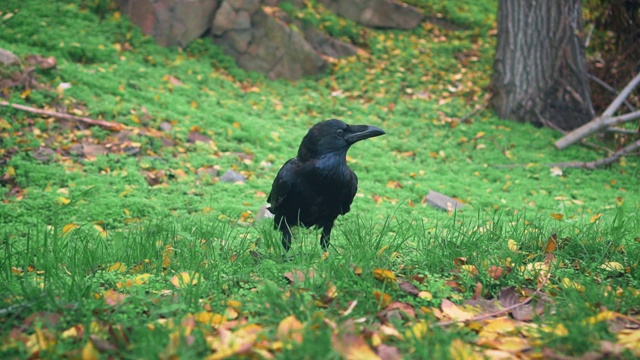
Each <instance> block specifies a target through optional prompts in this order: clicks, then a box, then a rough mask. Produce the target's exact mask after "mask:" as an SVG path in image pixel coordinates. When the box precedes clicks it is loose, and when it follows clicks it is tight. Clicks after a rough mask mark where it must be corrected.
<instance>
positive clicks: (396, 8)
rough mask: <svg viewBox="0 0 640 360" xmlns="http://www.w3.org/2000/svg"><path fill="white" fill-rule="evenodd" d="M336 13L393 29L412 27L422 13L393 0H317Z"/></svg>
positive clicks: (356, 20) (373, 25)
mask: <svg viewBox="0 0 640 360" xmlns="http://www.w3.org/2000/svg"><path fill="white" fill-rule="evenodd" d="M318 2H319V3H321V4H323V5H324V6H326V7H327V8H328V9H330V10H331V11H333V12H335V13H336V14H338V15H340V16H343V17H346V18H347V19H351V20H353V21H355V22H357V23H359V24H362V25H365V26H370V27H377V28H393V29H413V28H414V27H416V26H418V25H419V24H420V22H421V21H422V20H423V19H424V15H422V13H421V12H420V11H419V10H418V9H416V8H415V7H413V6H410V5H407V4H405V3H401V2H398V1H395V0H318Z"/></svg>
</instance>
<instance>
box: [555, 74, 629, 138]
mask: <svg viewBox="0 0 640 360" xmlns="http://www.w3.org/2000/svg"><path fill="white" fill-rule="evenodd" d="M638 83H640V73H638V74H637V75H636V76H635V77H634V78H633V79H632V80H631V81H630V82H629V83H628V84H627V86H625V88H624V89H623V90H622V91H621V92H620V94H619V95H618V96H617V97H616V98H615V99H614V100H613V102H611V104H610V105H609V107H608V108H607V109H606V110H605V111H604V112H603V113H602V115H600V116H598V117H596V118H595V119H593V120H592V121H590V122H588V123H586V124H584V125H582V126H581V127H579V128H577V129H575V130H573V131H571V132H570V133H568V134H567V135H565V136H563V137H562V138H561V139H560V140H558V141H556V143H555V145H556V148H558V149H559V150H562V149H564V148H566V147H567V146H569V145H571V144H574V143H576V142H578V141H580V140H581V139H584V138H585V137H587V136H589V135H591V134H593V133H596V132H598V131H600V130H602V129H604V128H606V127H608V126H610V125H614V124H618V123H621V122H625V121H630V120H634V119H637V118H640V111H634V112H631V113H628V114H624V115H621V116H616V117H613V118H612V117H611V116H612V115H613V114H614V113H615V112H616V110H618V108H619V107H620V105H622V103H623V102H624V100H625V99H626V98H627V96H629V94H630V93H631V91H632V90H633V89H634V88H635V87H636V85H638Z"/></svg>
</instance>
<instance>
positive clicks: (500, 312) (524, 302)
mask: <svg viewBox="0 0 640 360" xmlns="http://www.w3.org/2000/svg"><path fill="white" fill-rule="evenodd" d="M550 277H551V271H549V273H548V274H547V277H545V278H544V280H543V281H542V282H541V283H540V285H538V287H537V288H536V291H534V292H533V294H531V295H530V296H529V297H528V298H526V299H524V300H522V301H521V302H519V303H517V304H513V305H511V306H507V307H506V308H504V309H500V310H498V311H494V312H490V313H487V314H482V315H478V316H474V317H472V318H471V319H466V320H449V321H443V322H439V323H435V324H434V325H437V326H447V325H452V324H457V323H465V322H468V321H480V320H485V319H490V318H492V317H496V316H501V315H504V314H506V313H508V312H509V311H511V310H513V309H515V308H518V307H520V306H524V305H527V304H528V303H530V302H531V301H532V300H533V298H534V297H535V296H536V295H538V294H541V293H542V291H541V290H542V288H543V287H544V286H545V284H546V283H547V281H549V278H550Z"/></svg>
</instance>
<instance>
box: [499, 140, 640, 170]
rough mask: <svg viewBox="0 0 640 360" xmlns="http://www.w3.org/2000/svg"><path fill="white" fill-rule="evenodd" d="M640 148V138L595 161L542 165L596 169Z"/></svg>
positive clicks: (523, 165)
mask: <svg viewBox="0 0 640 360" xmlns="http://www.w3.org/2000/svg"><path fill="white" fill-rule="evenodd" d="M638 149H640V140H638V141H636V142H634V143H632V144H629V145H627V146H625V147H623V148H622V149H620V150H618V151H616V152H614V153H613V154H611V155H610V156H607V157H606V158H603V159H600V160H595V161H569V162H561V163H550V164H540V166H548V167H554V166H557V167H559V168H575V169H587V170H595V169H596V168H599V167H601V166H605V165H609V164H611V163H613V162H615V161H617V160H618V159H620V158H621V157H623V156H625V155H627V154H629V153H631V152H633V151H635V150H638ZM530 165H531V164H496V165H491V166H492V167H494V168H496V169H513V168H520V167H527V166H530Z"/></svg>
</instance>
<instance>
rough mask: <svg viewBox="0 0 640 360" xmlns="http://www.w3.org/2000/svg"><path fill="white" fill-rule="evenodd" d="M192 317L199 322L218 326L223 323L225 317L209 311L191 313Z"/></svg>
mask: <svg viewBox="0 0 640 360" xmlns="http://www.w3.org/2000/svg"><path fill="white" fill-rule="evenodd" d="M193 318H194V320H195V321H196V322H198V323H200V324H205V325H210V326H219V325H220V324H222V323H224V321H225V319H224V317H223V316H222V315H220V314H216V313H211V312H205V311H202V312H199V313H195V314H194V315H193Z"/></svg>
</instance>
